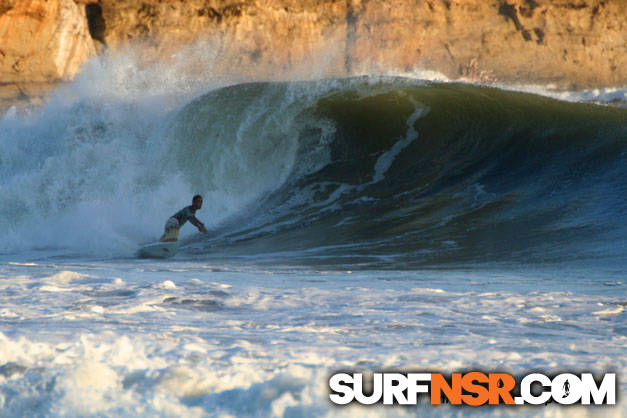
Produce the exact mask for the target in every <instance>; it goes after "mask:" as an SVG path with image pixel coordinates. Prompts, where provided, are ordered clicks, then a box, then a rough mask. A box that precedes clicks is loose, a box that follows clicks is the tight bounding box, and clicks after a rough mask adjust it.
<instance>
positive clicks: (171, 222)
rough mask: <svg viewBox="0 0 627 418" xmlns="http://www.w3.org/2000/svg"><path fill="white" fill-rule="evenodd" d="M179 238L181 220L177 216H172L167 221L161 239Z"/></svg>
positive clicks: (176, 239)
mask: <svg viewBox="0 0 627 418" xmlns="http://www.w3.org/2000/svg"><path fill="white" fill-rule="evenodd" d="M178 239H179V221H178V220H177V219H176V218H170V219H168V221H167V222H166V223H165V232H164V233H163V235H162V236H161V238H160V239H159V241H178Z"/></svg>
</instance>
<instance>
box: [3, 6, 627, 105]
mask: <svg viewBox="0 0 627 418" xmlns="http://www.w3.org/2000/svg"><path fill="white" fill-rule="evenodd" d="M626 17H627V1H626V0H241V1H236V0H189V1H177V0H99V1H96V0H0V84H1V85H2V86H3V87H4V88H3V89H1V90H0V91H1V92H0V98H15V97H18V96H19V97H28V96H37V95H38V94H40V92H41V87H42V86H43V87H45V86H47V85H49V84H50V83H55V82H58V81H59V80H69V79H71V78H72V77H73V76H74V75H75V74H76V73H77V72H78V71H80V67H81V65H82V64H83V63H84V62H85V61H86V60H87V59H89V58H90V57H92V56H94V55H96V54H98V53H100V54H103V53H111V52H112V51H120V50H124V49H127V48H133V49H135V50H139V51H141V55H142V57H143V59H144V60H145V62H151V61H153V60H160V61H164V60H165V61H167V60H172V59H177V55H176V53H177V52H178V51H180V50H181V49H182V48H186V45H190V44H191V45H193V44H194V43H198V42H205V45H209V48H208V51H210V55H211V56H210V57H205V59H206V60H211V61H212V66H211V69H212V71H215V72H218V73H219V72H223V73H231V74H232V73H235V74H237V75H239V76H241V77H244V78H254V79H268V78H272V79H277V78H285V77H290V76H298V77H299V78H303V77H307V76H311V77H320V76H345V75H350V74H357V73H362V72H383V71H400V72H408V71H413V70H415V69H427V70H435V71H439V72H441V73H444V74H445V75H446V76H448V77H450V78H453V79H456V78H470V79H481V80H484V81H493V80H498V81H503V82H522V83H541V84H548V83H551V84H555V85H557V86H560V87H565V88H583V87H600V86H609V85H625V84H627V27H626V26H627V25H626V22H627V18H626ZM192 49H193V47H192Z"/></svg>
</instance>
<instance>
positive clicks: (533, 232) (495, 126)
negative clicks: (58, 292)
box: [168, 78, 627, 267]
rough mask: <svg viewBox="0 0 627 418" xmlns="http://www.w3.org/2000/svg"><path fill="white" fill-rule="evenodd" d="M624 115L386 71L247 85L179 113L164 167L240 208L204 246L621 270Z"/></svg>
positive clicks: (326, 260) (399, 262)
mask: <svg viewBox="0 0 627 418" xmlns="http://www.w3.org/2000/svg"><path fill="white" fill-rule="evenodd" d="M626 115H627V113H626V111H625V110H624V109H616V108H608V107H600V106H593V105H584V104H574V103H564V102H560V101H556V100H553V99H548V98H543V97H539V96H535V95H529V94H522V93H514V92H508V91H503V90H498V89H494V88H483V87H477V86H470V85H456V84H432V83H420V82H416V81H414V80H407V79H397V78H383V79H376V80H373V79H372V78H369V79H364V78H356V79H348V80H325V81H320V82H314V83H312V82H302V83H289V84H288V83H256V84H244V85H236V86H232V87H228V88H224V89H220V90H216V91H213V92H211V93H208V94H206V95H204V96H202V97H199V98H198V99H196V100H194V101H193V102H191V103H189V104H188V105H187V106H185V107H184V108H183V109H181V110H180V111H179V113H178V114H177V116H176V117H175V119H174V121H173V123H172V125H171V126H170V130H169V134H168V140H169V141H170V147H171V152H170V154H169V155H170V161H169V164H170V166H171V169H175V170H180V171H182V172H183V173H184V176H185V177H186V178H187V179H188V181H189V182H190V183H192V184H194V185H196V186H197V187H199V188H201V189H203V190H211V191H219V192H220V195H221V196H227V197H228V196H231V197H232V198H233V199H240V201H241V200H242V199H243V200H244V201H245V202H246V210H245V211H243V212H242V213H240V215H238V216H236V217H234V218H232V219H231V220H230V221H228V222H226V223H224V224H223V225H222V226H221V227H220V229H219V230H218V232H217V234H216V236H215V237H214V238H212V240H211V241H210V242H209V243H206V242H203V243H199V245H197V246H196V247H195V248H196V249H195V251H196V253H198V254H200V255H202V254H207V253H216V252H218V253H221V254H228V255H232V256H249V255H255V256H264V257H269V258H270V259H274V258H276V257H279V258H281V259H282V260H283V261H284V262H291V261H295V262H312V263H316V264H337V263H339V264H343V263H347V264H355V263H357V264H363V265H365V266H370V267H378V266H387V265H390V264H394V265H395V266H396V267H399V266H401V267H402V266H406V267H413V266H416V265H456V264H468V263H469V262H470V263H500V262H506V263H522V264H525V263H544V262H550V263H554V262H557V263H559V262H568V261H572V260H579V261H582V260H583V261H585V262H587V263H592V264H604V263H607V262H608V260H610V262H611V263H614V264H615V263H618V265H622V266H624V262H625V259H626V257H625V248H626V245H625V244H626V241H625V238H624V237H625V236H626V235H625V213H626V204H625V199H624V196H625V192H626V191H627V190H626V189H627V185H626V184H627V181H626V180H625V179H626V178H627V177H626V176H625V174H626V173H625V167H627V164H625V162H626V149H627V141H626V139H627V118H626Z"/></svg>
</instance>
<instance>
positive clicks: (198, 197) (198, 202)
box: [192, 194, 202, 210]
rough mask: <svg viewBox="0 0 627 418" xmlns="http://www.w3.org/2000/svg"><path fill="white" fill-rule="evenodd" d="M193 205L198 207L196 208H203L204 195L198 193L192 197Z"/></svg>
mask: <svg viewBox="0 0 627 418" xmlns="http://www.w3.org/2000/svg"><path fill="white" fill-rule="evenodd" d="M192 206H194V207H195V208H196V210H198V209H200V208H202V196H201V195H199V194H197V195H196V196H194V198H193V199H192Z"/></svg>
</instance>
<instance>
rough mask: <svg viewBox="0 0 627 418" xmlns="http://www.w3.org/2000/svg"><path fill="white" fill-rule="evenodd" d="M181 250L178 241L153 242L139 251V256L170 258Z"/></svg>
mask: <svg viewBox="0 0 627 418" xmlns="http://www.w3.org/2000/svg"><path fill="white" fill-rule="evenodd" d="M178 250H179V243H178V242H153V243H151V244H147V245H144V246H143V247H141V248H140V249H139V251H137V257H139V258H168V257H172V256H173V255H175V254H176V253H177V252H178Z"/></svg>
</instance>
